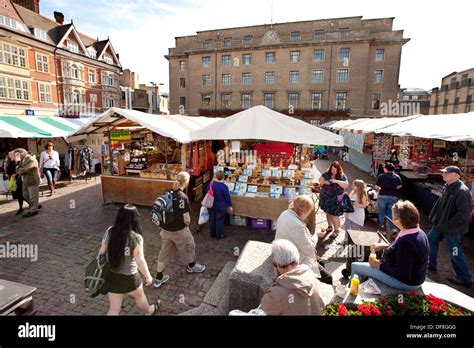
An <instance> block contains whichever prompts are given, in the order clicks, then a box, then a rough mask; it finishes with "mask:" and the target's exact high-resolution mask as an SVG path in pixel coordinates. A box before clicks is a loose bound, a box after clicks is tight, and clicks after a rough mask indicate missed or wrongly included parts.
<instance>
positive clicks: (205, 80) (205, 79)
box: [202, 75, 211, 86]
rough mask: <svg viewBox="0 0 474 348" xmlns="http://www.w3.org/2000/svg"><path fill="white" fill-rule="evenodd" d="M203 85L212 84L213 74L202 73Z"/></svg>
mask: <svg viewBox="0 0 474 348" xmlns="http://www.w3.org/2000/svg"><path fill="white" fill-rule="evenodd" d="M202 85H203V86H210V85H211V75H202Z"/></svg>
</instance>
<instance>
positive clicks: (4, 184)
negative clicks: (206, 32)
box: [0, 177, 10, 193]
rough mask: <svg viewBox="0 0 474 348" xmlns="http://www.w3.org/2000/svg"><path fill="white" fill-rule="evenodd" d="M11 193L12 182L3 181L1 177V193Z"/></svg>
mask: <svg viewBox="0 0 474 348" xmlns="http://www.w3.org/2000/svg"><path fill="white" fill-rule="evenodd" d="M8 191H10V181H8V179H7V180H3V178H2V177H0V193H6V192H8Z"/></svg>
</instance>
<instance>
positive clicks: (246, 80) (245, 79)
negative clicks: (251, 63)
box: [242, 72, 252, 85]
mask: <svg viewBox="0 0 474 348" xmlns="http://www.w3.org/2000/svg"><path fill="white" fill-rule="evenodd" d="M242 84H243V85H251V84H252V73H249V72H245V73H242Z"/></svg>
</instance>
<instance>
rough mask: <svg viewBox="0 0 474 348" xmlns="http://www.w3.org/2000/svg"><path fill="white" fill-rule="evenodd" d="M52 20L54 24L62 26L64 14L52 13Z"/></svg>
mask: <svg viewBox="0 0 474 348" xmlns="http://www.w3.org/2000/svg"><path fill="white" fill-rule="evenodd" d="M54 19H55V20H56V23H59V24H61V25H63V24H64V14H63V13H62V12H57V11H54Z"/></svg>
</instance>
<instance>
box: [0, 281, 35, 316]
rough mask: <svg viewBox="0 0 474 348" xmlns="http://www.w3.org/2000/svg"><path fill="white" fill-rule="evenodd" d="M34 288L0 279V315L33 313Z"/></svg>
mask: <svg viewBox="0 0 474 348" xmlns="http://www.w3.org/2000/svg"><path fill="white" fill-rule="evenodd" d="M35 291H36V288H34V287H32V286H28V285H24V284H20V283H15V282H11V281H8V280H5V279H0V315H12V314H13V313H14V314H16V315H33V314H34V308H33V293H34V292H35Z"/></svg>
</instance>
